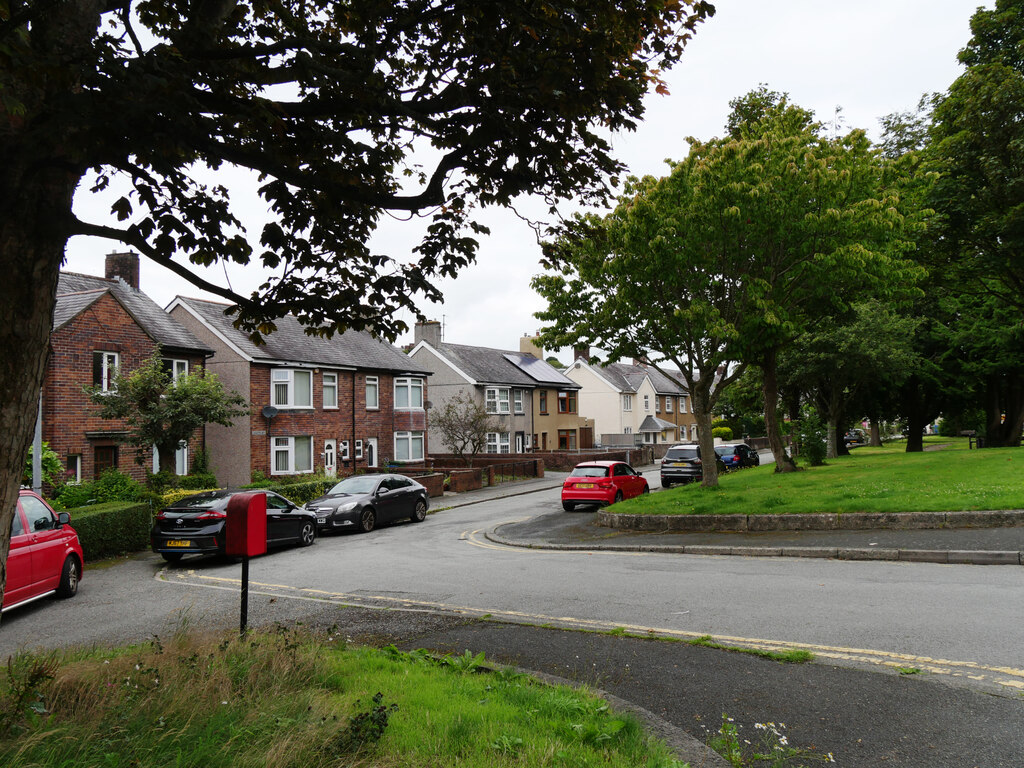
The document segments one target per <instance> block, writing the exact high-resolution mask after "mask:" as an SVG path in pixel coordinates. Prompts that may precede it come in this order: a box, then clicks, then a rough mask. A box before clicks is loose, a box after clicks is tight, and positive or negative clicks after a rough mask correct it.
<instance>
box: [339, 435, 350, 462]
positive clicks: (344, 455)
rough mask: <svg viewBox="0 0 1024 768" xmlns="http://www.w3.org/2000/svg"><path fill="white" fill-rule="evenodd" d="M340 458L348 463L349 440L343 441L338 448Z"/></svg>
mask: <svg viewBox="0 0 1024 768" xmlns="http://www.w3.org/2000/svg"><path fill="white" fill-rule="evenodd" d="M338 457H339V458H340V459H341V460H342V461H348V440H342V441H341V445H340V446H339V447H338Z"/></svg>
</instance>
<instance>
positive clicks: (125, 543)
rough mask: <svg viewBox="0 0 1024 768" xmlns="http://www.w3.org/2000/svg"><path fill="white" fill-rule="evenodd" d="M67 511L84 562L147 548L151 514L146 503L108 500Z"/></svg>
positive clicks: (151, 519)
mask: <svg viewBox="0 0 1024 768" xmlns="http://www.w3.org/2000/svg"><path fill="white" fill-rule="evenodd" d="M67 512H68V514H70V515H71V525H72V526H73V527H74V529H75V530H76V531H78V539H79V541H81V542H82V551H83V552H84V553H85V560H86V562H87V563H88V562H90V561H92V560H100V559H102V558H104V557H111V556H113V555H121V554H124V553H125V552H138V551H139V550H142V549H147V548H148V547H149V530H150V527H151V526H152V521H153V513H152V510H151V508H150V505H149V504H148V503H139V502H131V501H112V502H109V503H107V504H93V505H92V506H88V507H78V508H76V509H69V510H67Z"/></svg>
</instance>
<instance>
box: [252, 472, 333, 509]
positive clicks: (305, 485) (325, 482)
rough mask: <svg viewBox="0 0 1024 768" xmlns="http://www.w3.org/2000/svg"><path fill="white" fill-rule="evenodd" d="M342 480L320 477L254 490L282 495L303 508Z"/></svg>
mask: <svg viewBox="0 0 1024 768" xmlns="http://www.w3.org/2000/svg"><path fill="white" fill-rule="evenodd" d="M340 479H341V478H337V477H324V476H320V477H318V478H316V479H315V480H306V481H305V482H295V481H292V482H288V483H267V484H266V485H264V486H263V488H253V490H267V491H274V492H275V493H280V494H281V495H282V496H284V497H285V498H286V499H288V501H290V502H291V503H292V504H297V505H299V506H300V507H301V506H302V505H303V504H306V503H307V502H310V501H312V500H313V499H317V498H319V497H321V496H323V495H324V494H325V493H327V491H329V490H330V489H331V488H333V487H334V486H335V485H336V484H337V483H338V481H339V480H340Z"/></svg>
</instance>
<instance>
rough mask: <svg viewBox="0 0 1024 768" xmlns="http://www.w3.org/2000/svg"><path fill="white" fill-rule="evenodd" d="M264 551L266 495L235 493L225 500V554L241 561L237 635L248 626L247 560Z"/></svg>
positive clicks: (265, 548) (265, 539) (265, 545)
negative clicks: (226, 505)
mask: <svg viewBox="0 0 1024 768" xmlns="http://www.w3.org/2000/svg"><path fill="white" fill-rule="evenodd" d="M266 551H267V494H265V493H262V492H253V493H236V494H235V495H234V496H232V497H231V498H230V499H229V500H228V507H227V519H226V520H225V521H224V554H226V555H228V556H229V557H241V558H242V615H241V618H240V620H239V632H240V633H241V634H243V635H244V634H245V631H246V627H247V625H248V623H249V558H250V557H255V556H256V555H262V554H265V553H266Z"/></svg>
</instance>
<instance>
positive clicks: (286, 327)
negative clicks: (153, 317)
mask: <svg viewBox="0 0 1024 768" xmlns="http://www.w3.org/2000/svg"><path fill="white" fill-rule="evenodd" d="M227 309H229V306H228V305H226V304H221V303H218V302H212V301H206V300H201V299H192V298H184V297H181V296H178V297H177V298H175V299H174V301H172V302H171V304H170V305H169V306H168V307H167V311H168V313H169V314H170V316H171V317H172V318H174V319H175V320H176V321H177V322H178V323H180V324H181V325H182V326H184V327H185V328H187V329H188V330H189V331H190V332H191V333H192V334H194V335H195V336H196V337H197V338H198V339H199V340H200V341H201V342H202V343H203V344H204V345H206V346H209V347H210V348H211V349H213V350H214V354H213V356H212V357H210V358H209V359H208V360H207V361H206V367H207V369H208V370H209V371H210V372H211V373H216V374H217V375H218V376H219V377H220V380H221V382H222V383H223V384H224V386H225V388H227V389H229V390H234V391H236V392H239V393H241V394H242V395H243V396H246V397H247V398H248V400H249V402H250V406H249V407H250V414H249V416H248V417H246V418H242V419H239V420H238V421H236V422H235V424H234V426H232V427H222V426H219V425H216V424H208V425H207V426H206V446H207V449H208V450H209V455H210V469H211V471H213V472H214V473H215V474H216V476H217V480H218V482H219V483H221V484H224V485H229V486H235V485H243V484H245V483H248V482H250V480H251V479H252V477H253V475H254V474H262V475H264V476H266V477H274V476H282V475H295V474H303V473H311V472H315V471H320V472H324V473H326V474H328V475H336V474H337V475H344V474H350V473H351V472H353V471H355V470H356V469H362V468H370V467H381V466H385V465H398V466H400V467H402V468H411V467H415V466H422V465H423V463H424V461H425V459H426V456H427V450H428V446H427V413H426V409H425V406H426V404H427V377H428V376H429V375H430V374H429V373H428V372H427V371H426V370H424V369H423V368H422V367H420V366H419V365H417V364H416V363H415V362H413V361H412V360H410V359H409V358H408V357H407V356H406V355H404V354H403V353H402V352H401V351H399V350H398V349H396V348H395V347H393V346H391V345H389V344H386V343H384V342H382V341H380V340H378V339H376V338H374V337H373V336H371V335H370V334H368V333H364V332H359V331H352V330H349V331H346V332H345V333H342V334H336V335H335V336H333V337H332V338H329V339H328V338H323V337H319V336H310V335H308V334H306V333H305V332H304V330H303V328H302V326H301V325H300V324H299V322H298V320H297V319H296V318H294V317H292V316H286V317H283V318H281V319H280V320H278V321H276V323H275V324H276V325H277V330H276V331H275V332H274V333H271V334H268V335H267V336H266V337H265V339H264V341H265V343H263V344H260V345H256V344H255V343H253V342H252V341H251V340H250V339H249V337H248V336H247V335H246V334H245V333H244V332H242V331H240V330H238V329H237V328H235V327H234V325H233V324H232V320H231V318H230V317H228V316H227V315H225V310H227Z"/></svg>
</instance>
